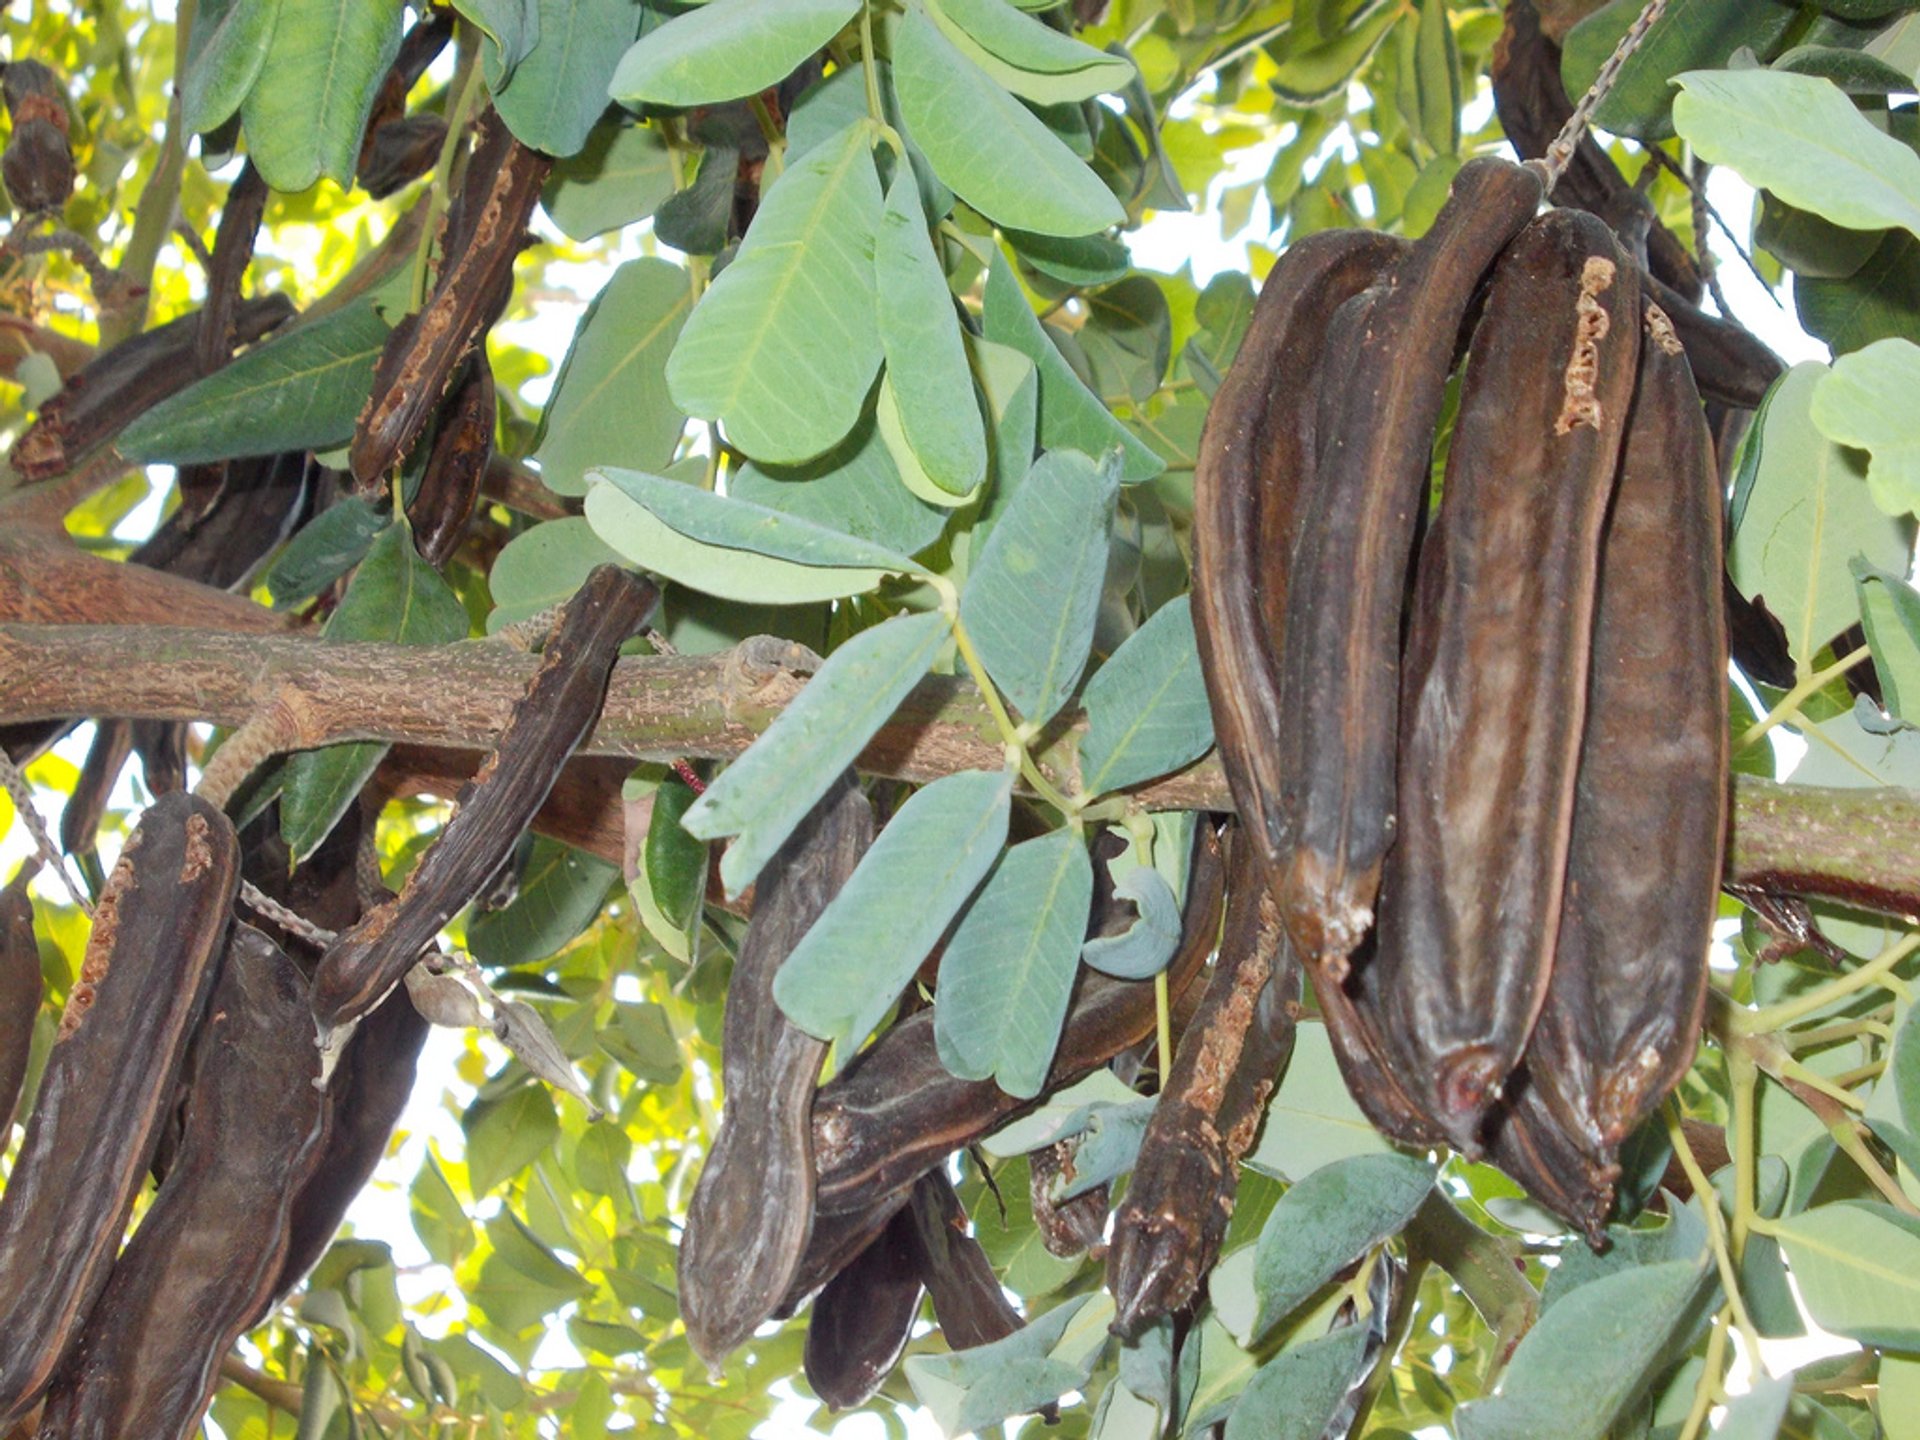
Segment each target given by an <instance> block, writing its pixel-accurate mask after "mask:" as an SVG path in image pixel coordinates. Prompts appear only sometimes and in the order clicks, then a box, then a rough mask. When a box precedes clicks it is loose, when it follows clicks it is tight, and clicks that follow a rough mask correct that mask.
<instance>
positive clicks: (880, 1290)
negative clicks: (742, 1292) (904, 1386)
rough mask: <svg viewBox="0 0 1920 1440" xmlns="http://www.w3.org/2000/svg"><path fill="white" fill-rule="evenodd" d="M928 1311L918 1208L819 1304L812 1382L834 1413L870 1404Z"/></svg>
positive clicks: (811, 1338) (809, 1354)
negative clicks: (916, 1224)
mask: <svg viewBox="0 0 1920 1440" xmlns="http://www.w3.org/2000/svg"><path fill="white" fill-rule="evenodd" d="M919 1313H920V1266H919V1255H918V1247H917V1245H916V1244H915V1241H914V1220H913V1212H912V1211H911V1210H907V1209H903V1210H901V1211H900V1212H899V1213H898V1214H896V1215H895V1216H894V1217H893V1218H892V1219H891V1220H889V1221H888V1222H887V1227H886V1229H884V1230H882V1231H881V1232H880V1235H879V1238H878V1239H876V1240H875V1241H874V1242H873V1243H872V1244H871V1245H869V1246H867V1248H866V1249H864V1250H862V1251H861V1252H860V1253H859V1254H858V1255H857V1256H855V1257H854V1259H853V1262H852V1263H851V1264H849V1265H848V1266H847V1267H846V1269H844V1270H842V1271H841V1272H840V1273H839V1274H838V1275H836V1276H834V1277H833V1279H831V1280H829V1281H828V1282H827V1285H826V1288H825V1289H824V1290H822V1291H821V1292H820V1293H819V1295H817V1296H816V1297H815V1298H814V1302H813V1308H812V1309H811V1310H810V1311H809V1312H808V1314H807V1348H806V1352H805V1361H804V1363H805V1367H806V1375H807V1384H809V1385H811V1386H812V1387H813V1393H814V1394H816V1395H818V1396H819V1397H820V1398H821V1399H822V1400H823V1401H825V1402H826V1405H827V1408H828V1409H831V1410H850V1409H852V1408H853V1407H854V1406H855V1405H861V1404H864V1403H865V1402H866V1401H867V1400H868V1399H870V1398H871V1397H872V1395H873V1392H874V1391H876V1390H878V1389H879V1388H880V1384H881V1382H882V1381H883V1380H885V1379H886V1378H887V1375H888V1374H889V1373H890V1372H891V1371H892V1369H893V1367H894V1365H895V1364H896V1363H897V1362H898V1361H899V1359H900V1352H901V1351H902V1350H905V1349H906V1348H907V1338H908V1337H909V1336H910V1335H911V1334H912V1333H913V1320H914V1317H915V1316H916V1315H918V1314H919Z"/></svg>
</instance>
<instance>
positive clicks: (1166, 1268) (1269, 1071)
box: [1107, 829, 1300, 1335]
mask: <svg viewBox="0 0 1920 1440" xmlns="http://www.w3.org/2000/svg"><path fill="white" fill-rule="evenodd" d="M1232 849H1233V853H1232V855H1231V856H1230V857H1229V868H1228V874H1227V923H1226V932H1225V934H1224V935H1223V936H1222V937H1221V940H1220V953H1219V956H1218V958H1216V959H1215V961H1214V965H1213V975H1212V978H1211V979H1210V980H1209V981H1208V982H1207V988H1206V993H1205V995H1203V996H1202V998H1201V1001H1200V1008H1199V1010H1197V1011H1196V1012H1195V1013H1194V1017H1193V1021H1192V1023H1191V1024H1190V1025H1189V1026H1188V1027H1187V1033H1186V1035H1185V1036H1184V1037H1183V1039H1182V1040H1181V1043H1180V1048H1179V1050H1178V1051H1177V1052H1176V1053H1175V1054H1174V1057H1173V1065H1172V1067H1171V1068H1170V1069H1169V1071H1168V1073H1167V1079H1166V1084H1165V1085H1164V1086H1163V1087H1162V1088H1161V1091H1160V1097H1159V1099H1158V1100H1157V1101H1156V1102H1155V1103H1154V1107H1153V1116H1152V1118H1151V1119H1150V1120H1149V1121H1148V1122H1147V1130H1146V1134H1145V1136H1143V1137H1142V1139H1141V1141H1140V1156H1139V1159H1138V1160H1137V1161H1136V1162H1135V1164H1134V1168H1133V1178H1132V1180H1131V1181H1129V1182H1128V1185H1127V1198H1126V1199H1125V1200H1124V1201H1123V1202H1122V1203H1121V1206H1120V1209H1119V1212H1118V1213H1117V1214H1116V1215H1115V1216H1114V1222H1113V1246H1112V1248H1111V1249H1110V1250H1108V1252H1107V1277H1108V1278H1107V1285H1108V1288H1109V1289H1110V1290H1112V1291H1113V1297H1114V1319H1113V1325H1112V1329H1113V1332H1114V1334H1116V1335H1134V1334H1137V1333H1139V1331H1140V1329H1141V1328H1142V1327H1143V1326H1145V1325H1148V1324H1151V1323H1152V1322H1153V1321H1155V1320H1157V1319H1159V1318H1160V1317H1161V1316H1163V1315H1170V1314H1172V1313H1173V1312H1174V1311H1176V1310H1179V1309H1181V1308H1183V1307H1184V1306H1185V1305H1186V1304H1187V1302H1188V1301H1190V1300H1192V1299H1193V1296H1194V1294H1195V1292H1196V1291H1198V1289H1199V1288H1200V1282H1201V1280H1202V1279H1204V1278H1205V1276H1206V1275H1207V1272H1208V1271H1210V1270H1212V1269H1213V1262H1214V1261H1215V1260H1216V1259H1217V1258H1218V1257H1219V1254H1220V1244H1221V1241H1223V1240H1224V1239H1225V1238H1226V1234H1227V1221H1228V1220H1229V1219H1231V1218H1232V1215H1233V1198H1234V1192H1235V1190H1236V1189H1237V1188H1238V1184H1239V1168H1238V1167H1239V1163H1240V1157H1241V1156H1242V1155H1244V1154H1245V1153H1246V1152H1247V1148H1248V1147H1249V1146H1250V1145H1252V1143H1253V1137H1254V1134H1255V1132H1256V1131H1257V1130H1258V1129H1259V1125H1260V1117H1261V1115H1262V1114H1263V1113H1264V1112H1265V1110H1266V1102H1267V1097H1268V1096H1269V1095H1270V1094H1272V1092H1273V1087H1274V1084H1275V1083H1276V1082H1277V1081H1278V1079H1279V1076H1280V1072H1281V1070H1282V1069H1283V1068H1284V1067H1285V1066H1286V1063H1287V1061H1288V1059H1289V1058H1290V1057H1291V1056H1292V1054H1293V1036H1294V1026H1295V1022H1296V1020H1297V1018H1298V1012H1299V1004H1300V962H1299V960H1298V959H1297V958H1296V957H1295V955H1294V953H1293V947H1292V946H1291V945H1290V944H1289V943H1288V941H1287V935H1286V926H1285V925H1284V924H1282V923H1281V920H1280V907H1279V904H1278V902H1276V901H1275V900H1274V898H1273V894H1272V891H1271V890H1270V889H1269V888H1268V887H1267V885H1266V883H1265V878H1266V877H1265V873H1264V867H1263V865H1262V863H1261V860H1260V858H1259V856H1258V855H1257V854H1256V853H1255V850H1256V847H1255V845H1254V844H1253V843H1252V840H1251V837H1249V836H1248V835H1247V834H1246V833H1245V831H1244V829H1243V830H1241V831H1240V832H1238V833H1236V834H1235V835H1234V837H1233V840H1232Z"/></svg>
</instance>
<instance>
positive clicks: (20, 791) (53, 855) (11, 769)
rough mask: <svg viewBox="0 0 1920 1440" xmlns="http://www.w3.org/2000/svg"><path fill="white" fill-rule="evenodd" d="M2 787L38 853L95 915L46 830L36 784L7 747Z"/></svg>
mask: <svg viewBox="0 0 1920 1440" xmlns="http://www.w3.org/2000/svg"><path fill="white" fill-rule="evenodd" d="M0 789H4V790H5V791H6V792H7V794H8V795H9V796H10V797H12V799H13V808H14V809H15V810H16V811H18V812H19V815H20V819H21V821H22V823H24V824H25V825H26V827H27V834H28V835H30V836H32V837H33V848H34V850H35V851H36V852H37V853H38V854H39V856H40V861H41V863H42V864H43V865H48V866H51V867H52V869H53V872H54V874H56V875H58V876H59V877H60V883H61V884H62V885H63V886H65V887H66V891H67V894H68V895H70V896H72V897H73V903H74V904H75V905H78V906H79V907H80V909H81V910H82V911H84V912H85V913H86V915H87V916H88V917H89V918H91V917H92V915H93V904H92V902H91V901H89V900H88V899H87V897H86V896H85V895H82V894H81V893H80V888H79V886H77V885H75V884H74V883H73V876H72V875H70V874H68V873H67V867H66V863H65V862H64V861H63V860H62V859H61V856H60V851H59V849H58V847H56V846H55V845H54V843H53V836H52V835H50V834H48V833H47V822H46V821H44V820H42V819H41V818H40V811H39V810H38V809H37V808H36V807H35V806H34V803H33V786H32V785H30V784H29V783H27V777H26V776H25V775H22V774H21V773H20V769H19V767H18V766H16V765H15V764H14V763H13V761H12V760H11V759H9V758H8V756H7V754H6V752H5V751H4V750H0Z"/></svg>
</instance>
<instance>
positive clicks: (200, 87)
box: [180, 0, 280, 135]
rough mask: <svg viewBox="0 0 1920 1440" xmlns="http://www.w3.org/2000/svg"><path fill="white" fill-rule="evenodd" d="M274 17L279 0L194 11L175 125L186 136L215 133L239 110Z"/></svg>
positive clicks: (233, 0)
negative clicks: (177, 123) (180, 128)
mask: <svg viewBox="0 0 1920 1440" xmlns="http://www.w3.org/2000/svg"><path fill="white" fill-rule="evenodd" d="M279 18H280V0H224V3H207V4H203V5H201V7H200V8H199V9H198V10H197V11H195V12H194V16H193V28H192V29H191V30H190V31H188V33H187V74H186V78H185V79H184V80H183V81H182V82H181V84H180V123H181V125H182V126H183V127H184V128H185V130H186V131H187V133H189V134H193V135H202V134H205V133H206V132H207V131H209V130H213V129H217V128H218V127H219V126H221V125H222V124H224V123H225V122H226V121H227V119H228V118H229V117H231V116H232V115H233V113H234V111H236V110H238V109H239V108H240V103H241V101H243V100H245V99H246V98H247V92H248V91H249V90H251V89H253V86H254V82H255V81H256V80H258V79H259V78H260V67H261V66H263V65H264V64H266V61H267V50H268V48H269V47H270V46H271V45H272V43H273V27H274V22H275V21H277V20H278V19H279Z"/></svg>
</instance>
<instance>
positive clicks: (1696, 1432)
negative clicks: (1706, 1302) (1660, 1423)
mask: <svg viewBox="0 0 1920 1440" xmlns="http://www.w3.org/2000/svg"><path fill="white" fill-rule="evenodd" d="M1727 1313H1728V1312H1727V1310H1726V1308H1725V1307H1724V1306H1723V1307H1722V1308H1721V1310H1720V1313H1719V1314H1717V1315H1715V1316H1714V1317H1713V1333H1712V1334H1711V1335H1709V1336H1708V1337H1707V1354H1706V1369H1704V1370H1702V1371H1701V1372H1700V1383H1699V1384H1698V1385H1696V1386H1695V1387H1694V1390H1693V1405H1692V1407H1691V1408H1690V1409H1689V1410H1688V1411H1687V1423H1686V1424H1685V1425H1683V1426H1682V1427H1681V1428H1680V1440H1698V1437H1699V1436H1700V1434H1701V1431H1702V1427H1704V1426H1705V1425H1706V1423H1707V1416H1708V1414H1709V1413H1710V1412H1711V1411H1712V1410H1713V1401H1714V1397H1715V1396H1716V1395H1717V1394H1719V1392H1720V1380H1719V1375H1720V1367H1721V1366H1722V1365H1723V1364H1725V1363H1726V1358H1727Z"/></svg>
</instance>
